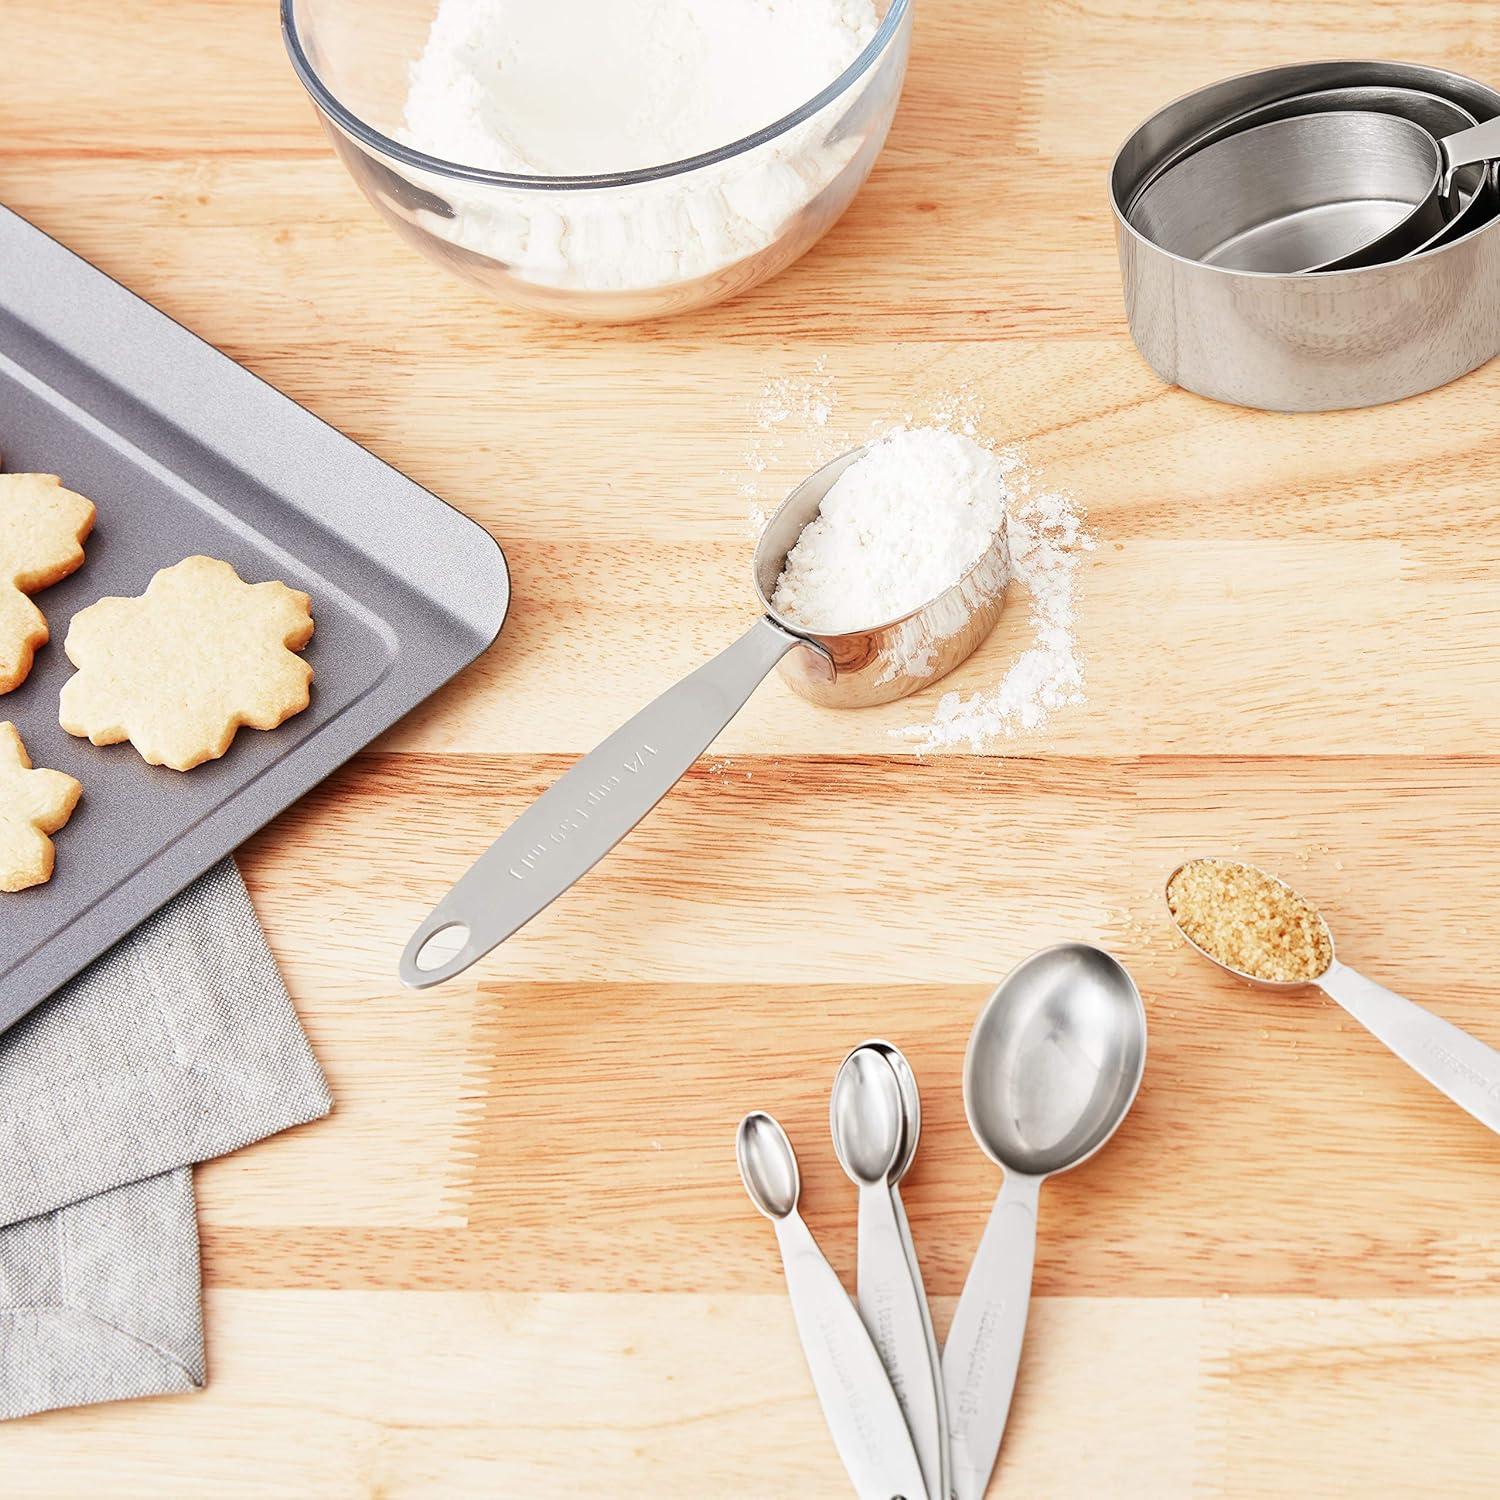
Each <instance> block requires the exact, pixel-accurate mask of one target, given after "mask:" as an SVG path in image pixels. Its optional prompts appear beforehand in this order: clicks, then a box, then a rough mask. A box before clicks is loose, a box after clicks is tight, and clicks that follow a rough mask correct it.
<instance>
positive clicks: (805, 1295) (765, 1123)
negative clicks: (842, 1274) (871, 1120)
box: [734, 1110, 927, 1500]
mask: <svg viewBox="0 0 1500 1500" xmlns="http://www.w3.org/2000/svg"><path fill="white" fill-rule="evenodd" d="M734 1150H735V1159H736V1160H737V1161H738V1163H739V1168H740V1177H741V1179H742V1180H743V1182H744V1184H745V1191H746V1192H747V1193H749V1195H750V1201H751V1202H752V1203H753V1204H754V1205H755V1206H756V1208H758V1209H759V1210H760V1211H761V1213H763V1214H764V1215H765V1216H766V1217H767V1218H768V1219H769V1220H770V1221H771V1222H772V1223H773V1224H774V1225H775V1226H776V1241H777V1244H778V1245H779V1246H780V1247H781V1263H782V1266H783V1268H784V1269H785V1271H786V1286H787V1293H788V1295H789V1296H790V1297H791V1302H792V1315H793V1316H794V1317H795V1318H796V1321H797V1332H798V1335H799V1336H800V1337H801V1339H802V1352H803V1353H804V1354H805V1355H806V1356H807V1368H808V1370H809V1371H810V1372H811V1374H812V1379H813V1386H814V1387H815V1388H816V1390H817V1393H818V1400H819V1401H820V1402H821V1403H822V1405H823V1415H824V1417H825V1418H826V1419H827V1422H828V1430H829V1432H830V1433H831V1434H832V1435H833V1442H834V1446H835V1447H836V1448H837V1449H838V1453H839V1457H840V1458H841V1459H842V1460H843V1463H844V1468H845V1469H846V1470H847V1471H848V1473H849V1478H850V1480H851V1481H852V1482H853V1484H854V1489H855V1493H856V1494H858V1495H859V1497H860V1500H921V1497H922V1496H923V1495H925V1494H926V1493H927V1491H926V1488H925V1487H924V1485H923V1482H922V1467H921V1465H920V1464H919V1463H918V1462H917V1455H916V1450H915V1449H914V1448H913V1447H912V1443H911V1435H910V1434H909V1433H908V1432H907V1430H906V1421H905V1419H904V1418H903V1417H902V1415H901V1406H900V1404H899V1403H898V1402H897V1400H896V1393H895V1391H894V1390H892V1388H891V1383H890V1381H889V1380H888V1379H887V1378H886V1373H885V1367H884V1366H883V1365H882V1364H881V1362H880V1355H879V1353H878V1351H877V1350H876V1348H875V1345H874V1344H873V1343H872V1342H871V1341H870V1335H869V1333H868V1332H867V1331H866V1329H865V1325H864V1324H863V1323H862V1322H861V1321H860V1316H859V1313H858V1312H857V1311H856V1310H855V1307H854V1304H853V1303H852V1302H851V1301H850V1300H849V1297H848V1294H847V1293H846V1292H845V1291H844V1288H843V1284H842V1283H841V1282H840V1281H839V1278H838V1275H837V1274H836V1273H835V1271H834V1269H833V1267H832V1266H830V1265H829V1264H828V1262H827V1260H826V1259H825V1258H824V1256H823V1252H822V1251H821V1250H819V1249H818V1246H817V1242H816V1241H815V1240H814V1239H813V1237H812V1232H811V1231H810V1230H809V1229H808V1227H807V1225H806V1223H804V1222H803V1219H802V1216H801V1214H799V1213H798V1212H797V1199H798V1198H799V1196H800V1195H801V1188H802V1184H801V1178H800V1176H799V1174H798V1172H797V1157H796V1154H795V1153H794V1152H793V1150H792V1143H791V1142H790V1141H789V1140H788V1139H787V1138H786V1132H785V1131H784V1130H783V1129H782V1128H781V1126H780V1125H779V1124H778V1123H777V1122H776V1121H775V1120H774V1119H772V1117H771V1116H770V1115H768V1114H764V1113H762V1112H761V1111H759V1110H757V1111H756V1112H754V1113H753V1114H748V1115H746V1116H745V1118H744V1119H743V1120H741V1121H740V1126H739V1131H738V1133H737V1134H736V1136H735V1143H734Z"/></svg>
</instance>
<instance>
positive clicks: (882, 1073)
mask: <svg viewBox="0 0 1500 1500" xmlns="http://www.w3.org/2000/svg"><path fill="white" fill-rule="evenodd" d="M892 1050H894V1049H892ZM903 1061H904V1059H903ZM828 1121H829V1127H830V1129H831V1130H832V1133H833V1149H834V1152H835V1154H836V1155H837V1156H838V1159H839V1165H840V1166H842V1167H843V1169H844V1171H845V1172H846V1173H847V1174H848V1176H849V1178H850V1180H851V1181H852V1182H853V1183H854V1184H855V1185H856V1186H857V1187H858V1188H859V1218H858V1247H859V1249H858V1271H859V1274H858V1280H857V1283H856V1295H855V1300H856V1301H857V1303H858V1305H859V1314H860V1317H862V1318H863V1319H864V1321H865V1327H866V1328H867V1329H869V1332H870V1337H871V1338H872V1339H874V1341H875V1347H876V1348H877V1349H879V1351H880V1357H881V1360H882V1361H883V1362H884V1364H885V1370H886V1374H887V1375H889V1376H890V1380H891V1385H892V1386H893V1387H894V1388H895V1391H896V1399H897V1400H898V1401H899V1402H900V1403H901V1411H902V1414H903V1415H904V1416H905V1418H906V1426H907V1429H908V1431H910V1433H911V1439H912V1444H913V1446H914V1447H915V1448H916V1451H917V1460H918V1462H919V1463H920V1464H921V1465H922V1474H923V1477H924V1478H925V1479H926V1481H927V1488H926V1493H927V1494H928V1496H929V1497H930V1500H947V1496H948V1488H947V1486H948V1475H947V1468H948V1465H947V1447H948V1431H947V1426H946V1423H945V1421H944V1411H943V1401H942V1394H941V1393H942V1369H941V1362H940V1360H939V1358H938V1354H937V1343H936V1339H935V1338H934V1337H933V1336H932V1332H931V1329H932V1320H931V1317H930V1316H929V1314H928V1310H927V1297H926V1293H925V1290H924V1288H923V1286H922V1278H921V1273H920V1272H919V1271H918V1270H917V1267H916V1257H915V1254H914V1253H913V1252H912V1251H911V1250H910V1248H909V1246H910V1233H911V1231H910V1228H909V1227H908V1229H907V1233H906V1235H905V1236H903V1234H902V1232H901V1225H902V1220H903V1218H904V1215H903V1214H902V1213H901V1212H900V1211H899V1209H898V1203H899V1198H898V1197H897V1194H896V1190H895V1177H896V1173H897V1170H898V1169H899V1168H900V1167H902V1166H903V1165H909V1163H910V1160H911V1158H910V1156H909V1155H908V1153H907V1150H906V1140H907V1109H906V1103H905V1099H904V1097H903V1090H902V1086H901V1081H900V1079H899V1078H898V1077H897V1075H896V1070H895V1068H894V1067H893V1065H892V1063H891V1061H890V1058H889V1057H888V1056H887V1054H886V1052H885V1051H884V1050H883V1049H882V1048H881V1047H880V1046H876V1045H871V1044H869V1043H866V1044H864V1045H862V1046H859V1047H856V1048H855V1049H854V1050H853V1051H852V1052H851V1053H850V1054H849V1055H848V1056H847V1057H846V1058H845V1059H844V1061H843V1063H842V1064H841V1065H840V1066H839V1070H838V1072H837V1074H835V1076H834V1080H833V1094H832V1096H831V1097H830V1099H829V1102H828Z"/></svg>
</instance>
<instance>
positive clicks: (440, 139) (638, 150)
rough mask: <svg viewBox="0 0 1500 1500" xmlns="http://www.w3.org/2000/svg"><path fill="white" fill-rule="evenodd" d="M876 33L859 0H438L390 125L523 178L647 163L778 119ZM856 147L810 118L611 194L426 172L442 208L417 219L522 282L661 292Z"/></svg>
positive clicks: (752, 229) (723, 252)
mask: <svg viewBox="0 0 1500 1500" xmlns="http://www.w3.org/2000/svg"><path fill="white" fill-rule="evenodd" d="M877 26H878V17H877V16H876V13H875V7H874V4H873V3H872V0H795V3H787V0H636V3H633V4H622V3H621V0H441V4H440V5H439V6H438V10H437V14H436V16H435V17H434V19H433V23H432V27H431V31H430V33H429V35H428V38H427V43H426V46H425V48H424V49H423V52H422V54H421V56H420V57H419V58H418V59H417V60H416V62H415V63H414V64H413V66H412V69H411V77H410V85H409V92H408V95H407V100H406V114H405V122H404V126H403V128H402V130H401V132H400V134H401V138H402V140H404V141H405V142H406V143H407V144H408V145H411V146H414V147H416V148H417V149H418V150H420V151H424V152H426V153H427V154H428V155H430V156H436V157H439V158H441V159H443V160H445V161H450V162H457V163H460V164H462V165H465V166H471V167H482V168H487V169H489V170H492V171H501V172H514V173H520V174H524V175H527V176H536V175H558V176H592V175H596V174H602V173H610V172H622V171H631V170H635V169H639V168H645V167H655V166H662V165H665V164H667V163H670V162H675V161H680V160H682V159H684V158H686V157H690V156H696V155H699V154H701V153H703V152H706V151H711V150H714V149H715V148H717V147H720V146H726V145H729V144H730V143H732V142H734V141H736V140H740V139H742V138H744V137H745V136H748V135H751V134H753V133H754V132H755V131H757V130H760V129H761V128H763V127H764V126H767V125H770V124H772V123H774V122H775V121H776V120H778V119H780V118H782V117H783V116H784V115H787V114H789V113H791V112H792V111H793V110H795V109H797V108H798V107H800V106H801V105H802V104H804V103H805V102H806V101H807V100H809V99H811V98H812V97H813V96H814V95H815V94H817V93H818V92H819V91H820V90H821V89H823V88H824V87H825V86H826V85H828V84H830V83H832V82H833V80H834V79H835V78H837V77H838V76H839V74H840V73H842V72H843V71H844V69H845V68H846V67H848V65H849V64H850V63H851V62H853V61H854V59H855V58H856V57H857V56H858V55H859V53H860V52H861V51H862V50H863V48H864V47H865V45H866V44H867V43H868V42H869V41H870V39H871V38H872V37H873V36H874V34H875V31H876V29H877ZM834 136H836V137H837V138H836V139H835V138H832V137H834ZM858 148H859V140H858V132H843V133H839V132H830V131H829V129H828V122H827V120H826V119H818V118H815V119H813V120H810V121H808V122H807V123H806V125H804V126H799V127H797V128H795V129H793V130H791V131H789V132H787V133H785V134H784V135H783V136H781V137H779V138H778V139H777V140H775V141H773V142H769V143H767V144H766V145H765V146H762V147H757V148H756V149H755V150H753V151H751V152H748V153H745V154H744V155H743V156H741V157H739V158H736V159H735V160H733V161H731V162H726V163H723V164H722V165H720V166H716V167H713V168H705V169H701V170H700V171H698V172H695V173H693V174H690V175H688V176H683V177H674V178H671V179H665V180H663V181H660V182H652V183H642V184H640V185H638V186H633V187H630V188H617V189H601V190H589V191H576V192H569V193H566V194H546V195H542V194H538V193H536V192H533V191H529V190H524V189H522V190H508V189H502V188H499V187H497V186H494V185H490V186H486V187H479V186H476V187H474V188H472V189H466V188H464V187H463V186H462V185H461V184H454V183H439V182H437V181H436V180H435V179H434V181H433V186H434V188H435V189H436V190H439V191H441V192H442V194H443V195H444V196H445V197H446V199H447V200H448V201H449V202H450V203H451V205H452V207H453V208H454V210H455V217H454V218H452V219H447V218H444V217H442V216H440V215H437V214H425V213H424V214H423V217H422V222H423V224H424V227H426V228H428V229H431V230H433V231H434V232H435V233H439V234H442V235H444V236H445V237H447V238H449V239H451V240H454V241H456V242H457V243H459V244H461V245H463V246H464V247H465V248H467V249H470V250H474V251H477V252H478V253H480V254H483V255H488V256H490V257H492V258H494V259H496V260H499V261H502V262H504V263H505V264H506V265H508V266H511V267H512V268H514V269H517V270H519V271H520V272H522V273H524V274H525V275H526V276H527V277H528V278H530V279H532V280H535V281H537V282H539V283H545V284H549V285H558V286H575V287H589V288H594V289H635V288H647V287H656V286H665V285H670V284H673V283H676V282H679V281H686V280H691V279H695V278H697V277H700V276H705V275H708V274H711V273H712V272H714V271H717V270H720V269H722V268H724V267H727V266H730V265H733V264H734V263H735V262H737V261H739V260H742V259H744V258H745V257H747V256H749V255H752V254H754V253H755V252H756V251H758V250H761V249H763V248H765V247H766V246H768V245H770V244H771V243H772V242H773V241H775V240H776V239H777V238H778V237H779V236H780V234H781V232H782V230H783V229H784V228H785V226H786V225H787V223H788V222H789V221H790V220H791V219H792V218H793V217H794V216H795V215H796V214H798V213H800V212H801V211H802V210H803V209H804V208H805V207H806V206H807V205H808V204H809V203H810V202H811V201H812V200H813V199H814V198H815V197H816V196H817V194H818V193H819V192H820V191H821V190H822V189H823V188H824V187H825V186H827V184H828V183H829V182H830V181H831V180H832V179H833V177H834V176H836V175H837V173H838V171H839V170H840V169H841V168H842V167H843V166H844V165H845V163H846V162H847V161H848V160H850V159H851V157H852V156H853V154H854V152H855V151H857V150H858Z"/></svg>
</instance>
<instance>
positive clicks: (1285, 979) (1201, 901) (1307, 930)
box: [1167, 859, 1333, 984]
mask: <svg viewBox="0 0 1500 1500" xmlns="http://www.w3.org/2000/svg"><path fill="white" fill-rule="evenodd" d="M1167 907H1168V909H1169V910H1170V911H1171V913H1172V918H1173V920H1174V921H1175V922H1176V923H1177V925H1178V927H1180V928H1181V929H1182V932H1183V934H1184V935H1185V936H1186V937H1188V938H1190V939H1191V940H1192V941H1193V942H1195V943H1196V944H1197V945H1198V946H1199V947H1200V948H1201V949H1203V951H1204V952H1205V953H1207V954H1208V955H1209V957H1210V958H1214V959H1217V960H1218V961H1219V962H1220V963H1221V964H1223V965H1224V966H1225V967H1226V968H1229V969H1234V970H1236V971H1237V972H1238V973H1241V974H1248V975H1250V976H1251V978H1253V979H1269V980H1272V981H1274V982H1276V983H1279V984H1297V983H1299V982H1301V981H1305V980H1311V979H1316V978H1317V977H1318V975H1320V974H1323V973H1325V972H1326V971H1327V969H1328V966H1329V965H1330V964H1331V963H1332V962H1333V943H1332V941H1331V940H1330V938H1329V936H1328V928H1327V927H1326V926H1325V925H1324V922H1323V919H1322V917H1320V916H1319V915H1318V912H1317V909H1316V908H1315V907H1313V906H1310V905H1309V904H1308V903H1307V902H1306V901H1304V900H1303V899H1302V897H1301V896H1299V895H1298V894H1297V893H1296V891H1294V890H1292V889H1291V888H1290V887H1289V886H1285V885H1283V884H1282V883H1281V882H1280V881H1279V880H1273V879H1272V878H1271V877H1270V876H1269V875H1267V874H1266V873H1265V872H1264V871H1263V870H1257V869H1256V868H1255V867H1254V866H1253V865H1242V864H1237V863H1235V862H1234V861H1233V860H1228V859H1195V860H1190V861H1189V862H1188V863H1187V864H1185V865H1183V867H1182V868H1181V869H1180V870H1178V871H1177V873H1176V874H1175V875H1173V877H1172V878H1171V880H1170V881H1168V882H1167Z"/></svg>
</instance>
